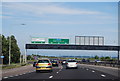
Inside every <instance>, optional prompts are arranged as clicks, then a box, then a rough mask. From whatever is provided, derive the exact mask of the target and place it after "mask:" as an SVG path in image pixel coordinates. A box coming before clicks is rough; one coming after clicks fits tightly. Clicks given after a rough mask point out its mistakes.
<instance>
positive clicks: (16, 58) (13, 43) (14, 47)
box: [2, 35, 20, 64]
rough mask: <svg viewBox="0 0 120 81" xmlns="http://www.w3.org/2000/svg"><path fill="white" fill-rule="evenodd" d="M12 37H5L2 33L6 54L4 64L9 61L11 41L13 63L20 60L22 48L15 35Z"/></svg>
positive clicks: (3, 47)
mask: <svg viewBox="0 0 120 81" xmlns="http://www.w3.org/2000/svg"><path fill="white" fill-rule="evenodd" d="M10 37H11V42H10ZM10 37H7V38H5V36H4V35H2V54H3V56H4V59H3V64H8V63H9V43H11V63H18V62H19V61H20V49H19V47H18V45H17V40H16V39H15V37H14V36H13V35H12V36H10Z"/></svg>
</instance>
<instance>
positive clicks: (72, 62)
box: [66, 60, 78, 69]
mask: <svg viewBox="0 0 120 81" xmlns="http://www.w3.org/2000/svg"><path fill="white" fill-rule="evenodd" d="M77 64H78V63H77V61H75V60H68V61H67V63H66V69H68V68H76V69H77V68H78V65H77Z"/></svg>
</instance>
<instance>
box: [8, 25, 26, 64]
mask: <svg viewBox="0 0 120 81" xmlns="http://www.w3.org/2000/svg"><path fill="white" fill-rule="evenodd" d="M20 25H26V24H24V23H23V24H20ZM11 28H12V27H11ZM11 30H12V29H11ZM11 36H12V34H11ZM11 36H10V37H9V65H10V64H11V45H12V44H11ZM25 56H26V55H25ZM25 58H26V57H25ZM25 60H26V59H25ZM23 63H24V55H23ZM20 64H21V54H20Z"/></svg>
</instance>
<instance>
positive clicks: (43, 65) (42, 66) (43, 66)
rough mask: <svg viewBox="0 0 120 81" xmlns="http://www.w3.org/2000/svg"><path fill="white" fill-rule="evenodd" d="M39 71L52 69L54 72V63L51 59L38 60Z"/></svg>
mask: <svg viewBox="0 0 120 81" xmlns="http://www.w3.org/2000/svg"><path fill="white" fill-rule="evenodd" d="M39 71H50V72H52V63H51V62H50V60H49V59H41V60H38V62H37V64H36V72H39Z"/></svg>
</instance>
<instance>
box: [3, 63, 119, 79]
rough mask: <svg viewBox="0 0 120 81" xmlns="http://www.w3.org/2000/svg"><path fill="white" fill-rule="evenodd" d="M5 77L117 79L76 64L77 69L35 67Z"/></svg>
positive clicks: (61, 66) (60, 66) (63, 66)
mask: <svg viewBox="0 0 120 81" xmlns="http://www.w3.org/2000/svg"><path fill="white" fill-rule="evenodd" d="M5 79H111V80H115V79H118V78H117V77H116V76H113V75H110V74H107V73H104V72H101V71H98V70H95V69H92V68H89V67H86V66H82V65H80V64H78V69H66V68H65V65H59V67H53V72H51V73H49V72H39V73H36V71H35V69H34V70H33V71H31V72H28V73H24V74H20V75H16V76H10V77H4V78H3V81H4V80H5Z"/></svg>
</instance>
